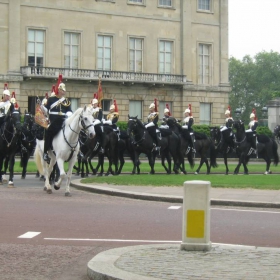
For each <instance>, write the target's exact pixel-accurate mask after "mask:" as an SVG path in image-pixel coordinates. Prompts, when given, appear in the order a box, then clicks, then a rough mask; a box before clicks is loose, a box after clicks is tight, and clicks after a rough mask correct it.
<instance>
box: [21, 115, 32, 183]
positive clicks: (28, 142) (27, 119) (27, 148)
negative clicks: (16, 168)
mask: <svg viewBox="0 0 280 280" xmlns="http://www.w3.org/2000/svg"><path fill="white" fill-rule="evenodd" d="M33 125H34V116H33V115H32V114H31V113H28V112H26V111H25V113H24V118H23V125H22V132H21V145H20V156H21V161H20V167H22V173H21V178H22V179H25V177H26V168H27V165H28V160H29V158H30V156H31V155H32V154H33V152H34V150H35V146H36V135H35V131H34V130H33V128H34V126H33Z"/></svg>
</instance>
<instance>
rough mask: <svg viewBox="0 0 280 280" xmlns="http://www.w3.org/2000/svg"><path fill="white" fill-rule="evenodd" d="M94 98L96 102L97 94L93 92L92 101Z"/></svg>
mask: <svg viewBox="0 0 280 280" xmlns="http://www.w3.org/2000/svg"><path fill="white" fill-rule="evenodd" d="M94 98H95V99H97V100H98V96H97V92H95V93H94V94H93V99H94Z"/></svg>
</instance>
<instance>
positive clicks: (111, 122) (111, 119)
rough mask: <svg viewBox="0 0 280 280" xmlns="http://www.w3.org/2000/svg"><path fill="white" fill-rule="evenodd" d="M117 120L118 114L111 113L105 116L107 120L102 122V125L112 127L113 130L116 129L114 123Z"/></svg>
mask: <svg viewBox="0 0 280 280" xmlns="http://www.w3.org/2000/svg"><path fill="white" fill-rule="evenodd" d="M118 120H119V113H118V112H111V113H109V114H108V115H107V120H106V121H104V122H103V124H109V125H111V126H112V127H113V129H117V125H116V123H117V122H118Z"/></svg>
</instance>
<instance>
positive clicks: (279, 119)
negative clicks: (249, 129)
mask: <svg viewBox="0 0 280 280" xmlns="http://www.w3.org/2000/svg"><path fill="white" fill-rule="evenodd" d="M267 108H268V128H269V129H270V130H271V131H273V130H274V128H275V126H276V125H278V124H280V97H278V98H275V99H273V100H270V101H269V102H268V104H267Z"/></svg>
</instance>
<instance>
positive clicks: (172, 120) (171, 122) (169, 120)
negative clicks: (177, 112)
mask: <svg viewBox="0 0 280 280" xmlns="http://www.w3.org/2000/svg"><path fill="white" fill-rule="evenodd" d="M165 122H166V124H167V125H168V126H169V127H173V126H175V124H176V122H177V120H176V119H175V118H174V117H169V118H167V119H166V120H165Z"/></svg>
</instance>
